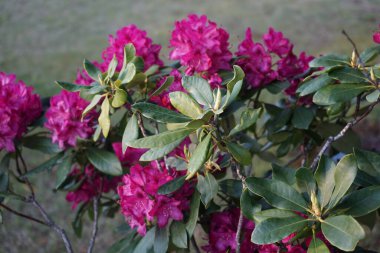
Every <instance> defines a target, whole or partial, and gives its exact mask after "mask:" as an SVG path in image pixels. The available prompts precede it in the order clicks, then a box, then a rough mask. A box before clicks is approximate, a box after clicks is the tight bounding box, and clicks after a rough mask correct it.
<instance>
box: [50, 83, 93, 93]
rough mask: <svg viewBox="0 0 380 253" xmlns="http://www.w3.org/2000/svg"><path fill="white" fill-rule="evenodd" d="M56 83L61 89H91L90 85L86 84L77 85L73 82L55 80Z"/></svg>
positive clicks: (72, 90)
mask: <svg viewBox="0 0 380 253" xmlns="http://www.w3.org/2000/svg"><path fill="white" fill-rule="evenodd" d="M55 83H56V84H58V85H59V86H60V87H61V88H62V89H64V90H67V91H71V92H75V91H81V90H88V89H91V88H92V87H91V86H88V85H79V84H73V83H68V82H61V81H55Z"/></svg>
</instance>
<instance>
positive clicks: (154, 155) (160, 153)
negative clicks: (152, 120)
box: [140, 139, 183, 162]
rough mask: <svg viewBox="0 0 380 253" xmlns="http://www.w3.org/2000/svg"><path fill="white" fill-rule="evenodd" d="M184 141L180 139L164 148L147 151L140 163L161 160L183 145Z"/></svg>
mask: <svg viewBox="0 0 380 253" xmlns="http://www.w3.org/2000/svg"><path fill="white" fill-rule="evenodd" d="M182 141H183V139H179V140H177V141H175V142H173V143H170V144H168V145H166V146H164V147H162V148H152V149H149V150H148V151H146V152H145V153H144V154H143V155H142V156H141V157H140V161H142V162H148V161H154V160H157V159H159V158H162V157H164V156H165V155H167V154H169V153H170V152H171V151H173V149H175V148H176V147H178V145H180V144H181V142H182Z"/></svg>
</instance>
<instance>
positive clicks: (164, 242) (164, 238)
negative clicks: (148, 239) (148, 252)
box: [153, 226, 169, 253]
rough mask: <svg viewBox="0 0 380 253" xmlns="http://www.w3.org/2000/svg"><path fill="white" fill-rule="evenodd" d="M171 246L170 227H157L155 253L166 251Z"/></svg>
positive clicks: (164, 252)
mask: <svg viewBox="0 0 380 253" xmlns="http://www.w3.org/2000/svg"><path fill="white" fill-rule="evenodd" d="M168 247H169V227H168V226H166V227H164V228H159V227H156V233H155V236H154V245H153V248H154V253H166V252H167V250H168Z"/></svg>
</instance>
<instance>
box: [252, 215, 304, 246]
mask: <svg viewBox="0 0 380 253" xmlns="http://www.w3.org/2000/svg"><path fill="white" fill-rule="evenodd" d="M307 223H308V221H307V220H305V219H304V218H302V217H299V216H298V217H297V216H295V217H287V218H269V219H266V220H264V221H262V222H260V223H259V224H257V226H256V227H255V230H254V231H253V233H252V237H251V241H252V242H253V243H256V244H270V243H275V242H278V241H280V240H282V239H284V238H285V237H287V236H288V235H290V234H292V233H294V232H296V231H298V230H300V229H302V228H303V227H304V226H306V225H307Z"/></svg>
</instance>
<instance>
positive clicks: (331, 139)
mask: <svg viewBox="0 0 380 253" xmlns="http://www.w3.org/2000/svg"><path fill="white" fill-rule="evenodd" d="M379 102H380V100H378V101H376V102H375V103H373V104H371V105H370V106H369V107H368V110H367V111H366V112H365V113H364V114H363V115H361V116H360V117H359V118H355V119H353V120H352V121H350V122H348V123H347V124H346V126H345V127H344V128H343V129H342V130H341V131H340V132H339V133H338V134H337V135H335V136H330V137H328V138H327V140H326V142H325V144H324V145H323V146H322V148H321V150H320V151H319V153H318V155H317V156H316V157H315V158H314V160H313V163H312V164H311V166H310V168H311V170H313V171H314V170H315V169H316V167H317V164H318V161H319V160H320V159H321V157H322V155H323V154H324V153H325V152H326V150H327V149H328V148H329V147H330V146H331V144H332V143H333V142H335V141H337V140H339V139H340V138H342V137H343V136H344V135H345V134H346V132H347V131H348V130H349V129H351V128H352V127H353V126H355V125H356V124H357V123H359V122H360V121H361V120H362V119H364V118H365V117H367V116H368V114H369V113H370V112H371V111H372V110H373V108H374V107H375V106H376V105H377V104H378V103H379Z"/></svg>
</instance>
